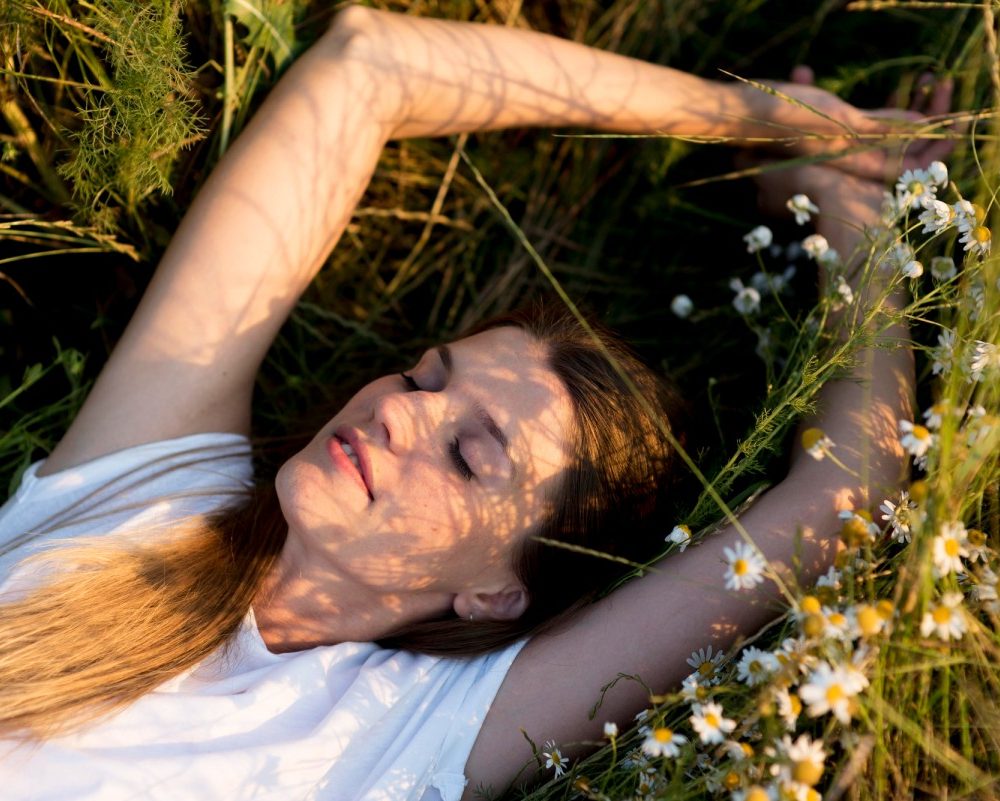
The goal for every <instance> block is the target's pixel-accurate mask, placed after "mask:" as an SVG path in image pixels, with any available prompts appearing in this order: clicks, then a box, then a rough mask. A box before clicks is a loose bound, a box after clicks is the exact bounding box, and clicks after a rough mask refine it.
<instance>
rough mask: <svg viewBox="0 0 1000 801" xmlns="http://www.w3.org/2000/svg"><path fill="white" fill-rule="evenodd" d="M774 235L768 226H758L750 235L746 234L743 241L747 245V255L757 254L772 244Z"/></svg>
mask: <svg viewBox="0 0 1000 801" xmlns="http://www.w3.org/2000/svg"><path fill="white" fill-rule="evenodd" d="M773 239H774V235H773V234H772V233H771V229H770V228H768V227H767V226H766V225H758V226H757V227H756V228H754V229H753V230H752V231H751V232H750V233H749V234H745V235H744V237H743V241H744V242H746V243H747V253H756V252H757V251H758V250H763V249H764V248H766V247H768V246H769V245H770V244H771V241H772V240H773Z"/></svg>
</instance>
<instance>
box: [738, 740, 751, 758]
mask: <svg viewBox="0 0 1000 801" xmlns="http://www.w3.org/2000/svg"><path fill="white" fill-rule="evenodd" d="M740 748H742V749H743V755H744V756H746V757H752V756H753V746H752V745H750V743H740Z"/></svg>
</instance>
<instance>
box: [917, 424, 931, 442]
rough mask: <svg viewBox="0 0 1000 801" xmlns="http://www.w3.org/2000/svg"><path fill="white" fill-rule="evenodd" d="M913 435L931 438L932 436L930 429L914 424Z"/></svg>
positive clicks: (918, 437) (919, 437) (920, 437)
mask: <svg viewBox="0 0 1000 801" xmlns="http://www.w3.org/2000/svg"><path fill="white" fill-rule="evenodd" d="M913 436H914V437H916V438H917V439H930V438H931V432H930V431H928V430H927V429H926V428H924V427H923V426H914V427H913Z"/></svg>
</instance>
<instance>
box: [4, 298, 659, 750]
mask: <svg viewBox="0 0 1000 801" xmlns="http://www.w3.org/2000/svg"><path fill="white" fill-rule="evenodd" d="M505 325H513V326H517V327H519V328H521V329H523V330H525V331H526V332H528V333H530V334H531V335H533V336H534V337H535V338H537V339H538V340H539V341H541V342H544V343H546V344H547V346H548V348H549V363H550V365H551V367H552V369H553V371H554V372H555V373H556V374H557V375H558V376H559V377H560V378H561V380H562V381H563V383H564V385H565V386H566V388H567V390H568V391H569V394H570V396H571V397H572V400H573V403H574V407H575V418H576V429H577V442H576V443H575V446H576V455H575V459H574V463H573V464H572V465H571V467H570V468H569V469H568V470H567V471H566V474H565V477H564V478H563V479H562V486H561V489H560V491H559V492H558V493H557V494H556V498H555V499H554V502H553V508H552V512H551V514H550V515H549V517H548V519H547V520H546V522H545V523H544V524H543V525H542V526H541V527H540V529H539V530H538V531H535V532H532V533H531V535H530V536H528V537H526V538H525V539H524V541H523V544H522V546H521V548H520V551H519V553H517V554H516V555H515V559H514V565H513V566H514V570H515V572H516V574H517V576H518V577H519V578H520V580H521V582H522V583H523V585H524V586H525V588H526V589H527V591H528V594H529V607H528V609H527V611H526V612H525V614H524V615H523V616H522V617H521V618H520V619H518V620H515V621H504V622H496V621H482V622H479V621H477V622H475V623H470V622H469V621H466V620H459V619H457V618H456V617H454V616H452V615H449V616H447V617H443V618H441V619H437V620H430V621H424V622H421V623H417V624H412V625H409V626H407V627H405V628H402V629H400V630H398V631H396V632H393V633H392V634H391V635H390V636H387V637H385V638H383V639H382V640H380V644H382V645H384V646H386V647H394V648H403V649H408V650H413V651H420V652H424V653H431V654H438V655H447V656H469V655H473V654H479V653H485V652H488V651H491V650H495V649H497V648H501V647H503V646H505V645H507V644H509V643H512V642H514V641H516V640H518V639H520V638H522V637H525V636H530V635H532V634H535V633H538V632H539V631H541V630H543V629H544V628H548V627H550V626H552V625H554V624H555V623H556V622H558V621H559V620H562V619H563V618H565V617H566V616H567V615H569V614H570V613H571V612H572V611H573V610H575V609H576V608H578V607H579V606H581V605H582V604H584V603H586V602H587V601H589V600H590V599H591V598H593V597H594V595H595V594H596V593H598V592H600V591H601V590H602V589H604V588H606V587H607V586H608V584H609V582H610V581H611V580H612V579H613V578H615V577H616V576H618V575H621V574H622V573H623V572H624V569H623V566H622V563H620V562H614V561H610V560H607V559H601V558H597V557H595V556H593V555H586V554H583V553H581V552H579V551H578V550H570V549H568V548H565V547H557V546H554V545H551V544H547V543H546V542H545V540H548V541H558V542H561V543H565V544H567V545H569V546H571V547H573V548H577V549H584V550H591V551H600V552H603V553H605V554H610V555H612V556H617V557H621V558H623V559H628V560H633V561H642V560H645V559H648V558H650V557H651V556H652V555H653V553H654V552H655V548H656V545H657V544H661V543H662V532H663V530H664V525H663V523H662V521H661V519H660V517H659V515H657V514H656V512H657V510H658V509H660V508H661V507H662V501H663V496H664V493H665V490H666V489H667V488H668V487H669V485H670V483H671V476H672V474H673V464H674V452H673V449H672V448H671V447H670V446H669V445H668V444H667V442H666V440H665V438H664V437H663V436H661V431H662V426H664V425H666V424H667V422H668V421H669V420H670V419H671V417H672V415H673V414H674V413H675V411H676V410H677V409H678V404H679V402H678V399H677V395H676V393H674V392H673V391H672V390H671V388H670V387H669V386H668V385H667V384H666V383H664V382H663V381H662V380H660V379H658V378H657V377H656V375H655V374H654V373H653V372H652V371H651V370H649V369H648V368H646V367H645V366H644V365H643V364H642V363H641V362H640V361H639V360H638V359H637V358H636V357H635V356H634V355H633V354H632V352H631V351H630V350H629V349H628V348H626V347H625V346H624V345H623V344H622V343H621V342H620V340H618V339H617V338H615V337H613V336H611V335H610V334H609V333H608V332H607V331H605V330H603V329H600V328H597V329H596V330H597V336H598V338H597V339H595V337H594V336H592V335H591V334H590V333H588V331H587V330H586V328H585V327H584V326H582V325H581V324H580V323H579V321H578V320H577V319H576V318H575V317H573V316H572V315H571V314H569V313H568V312H567V311H566V310H564V309H562V308H560V307H557V306H555V305H552V304H535V305H533V306H530V307H527V308H525V309H523V310H521V311H519V312H514V313H512V314H509V315H505V316H503V317H499V318H496V319H494V320H491V321H489V322H488V323H486V324H483V325H481V326H479V327H477V329H475V330H474V331H472V332H469V333H470V334H471V333H476V332H477V331H481V330H486V329H489V328H496V327H500V326H505ZM591 325H592V326H593V324H591ZM609 356H610V359H609ZM616 364H617V366H618V369H616V366H615V365H616ZM619 370H620V371H621V372H619ZM622 374H624V375H625V376H627V380H625V379H623V377H622ZM630 382H631V384H632V385H633V386H634V388H635V389H637V390H638V394H639V397H636V395H635V394H634V392H633V390H632V388H631V387H629V383H630ZM650 409H652V410H655V411H653V413H651V412H650ZM286 533H287V526H286V524H285V521H284V518H283V517H282V515H281V511H280V507H279V505H278V500H277V495H276V493H275V491H274V486H273V482H267V483H261V484H259V485H258V486H257V487H256V488H255V489H254V490H252V491H251V492H250V493H249V494H248V496H247V497H246V499H245V500H244V501H243V502H241V503H239V504H238V505H236V506H229V507H228V508H226V509H223V510H220V511H219V512H216V513H214V514H211V515H204V516H200V517H195V518H188V519H186V520H183V521H181V522H180V523H173V524H171V536H170V537H168V538H165V540H166V541H160V540H159V539H158V540H157V542H156V543H155V544H152V545H150V544H146V543H137V542H136V541H134V540H131V539H130V540H129V541H128V542H126V543H124V544H123V543H122V542H117V541H116V542H115V543H113V544H106V543H104V544H102V543H100V542H98V541H86V540H81V541H79V542H76V543H74V544H73V545H72V546H69V547H65V548H62V549H60V550H59V551H58V552H56V554H55V556H54V557H53V556H51V555H49V556H45V557H33V558H34V559H39V558H42V559H54V560H55V563H56V566H57V567H60V568H61V569H60V570H58V572H56V573H55V576H54V578H52V579H51V580H49V581H47V582H46V583H45V584H44V585H43V586H37V587H35V588H34V589H33V590H32V591H31V592H30V593H28V594H27V595H26V596H25V597H23V598H20V599H18V600H15V601H13V602H8V603H5V604H2V605H0V736H10V735H18V736H22V737H26V738H32V739H34V738H37V739H44V738H47V737H50V736H52V735H54V734H57V733H60V732H62V731H65V730H67V729H70V728H75V727H77V726H79V725H82V724H85V723H86V722H88V721H90V720H92V719H93V718H95V717H97V716H99V715H101V714H103V713H107V712H111V711H114V710H116V709H119V708H121V707H124V706H126V705H127V704H129V703H131V702H133V701H134V700H136V699H138V698H139V697H141V696H142V695H144V694H146V693H148V692H150V691H152V690H153V689H154V688H156V687H157V686H158V685H159V684H161V683H162V682H164V681H166V680H167V679H169V678H171V677H173V676H176V675H177V674H179V673H181V672H182V671H184V670H185V669H187V668H189V667H191V666H193V665H195V664H197V663H198V662H200V661H201V660H203V659H204V658H205V657H207V656H208V655H209V654H211V653H213V652H214V651H216V650H217V649H219V648H220V647H225V646H227V645H228V644H229V643H231V641H232V638H233V635H234V633H235V632H236V631H237V629H238V627H239V625H240V623H241V622H242V621H243V619H244V618H245V616H246V614H247V612H248V611H249V609H250V606H251V604H252V602H253V600H254V597H255V595H256V593H257V591H258V589H259V587H260V586H261V584H262V582H263V579H264V577H265V576H266V575H267V574H268V572H269V571H270V569H271V568H272V566H273V564H274V562H275V559H276V558H277V556H278V554H279V553H280V552H281V549H282V546H283V545H284V540H285V536H286ZM67 567H71V568H72V569H71V570H68V569H67Z"/></svg>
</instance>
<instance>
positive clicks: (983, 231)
mask: <svg viewBox="0 0 1000 801" xmlns="http://www.w3.org/2000/svg"><path fill="white" fill-rule="evenodd" d="M972 238H973V239H974V240H975V241H976V242H977V243H978V244H980V245H985V244H986V243H987V242H989V241H990V229H989V228H987V227H986V226H985V225H977V226H976V227H975V228H973V229H972Z"/></svg>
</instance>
